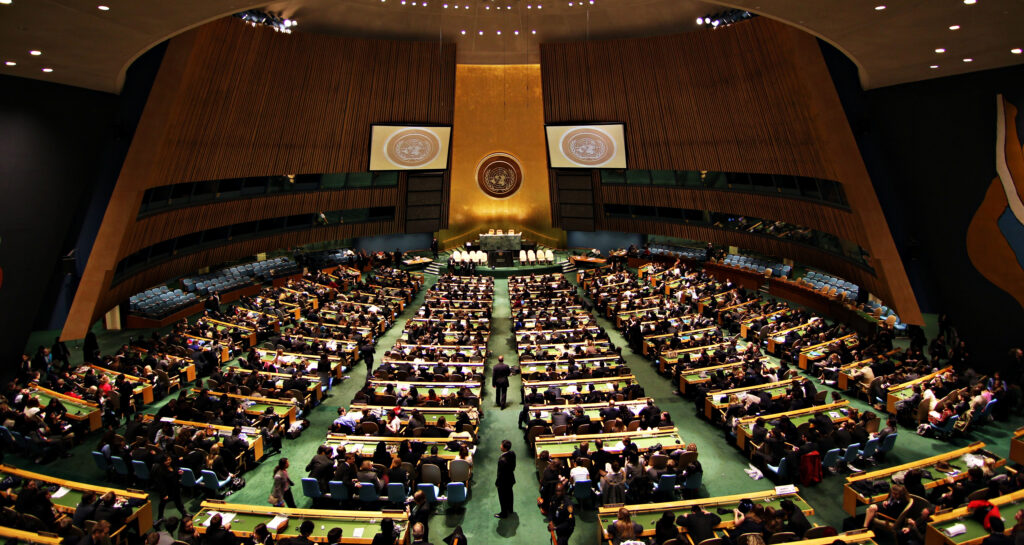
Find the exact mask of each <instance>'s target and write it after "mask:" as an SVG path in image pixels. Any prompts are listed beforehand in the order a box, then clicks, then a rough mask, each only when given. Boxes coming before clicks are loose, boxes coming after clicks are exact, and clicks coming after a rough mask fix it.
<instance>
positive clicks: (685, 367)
mask: <svg viewBox="0 0 1024 545" xmlns="http://www.w3.org/2000/svg"><path fill="white" fill-rule="evenodd" d="M715 339H717V340H718V342H717V344H718V346H715V347H714V348H713V349H710V344H716V343H710V344H709V345H708V346H709V348H704V349H702V350H700V351H692V352H684V353H683V354H681V355H680V356H679V358H678V359H677V360H676V364H675V365H673V366H672V367H671V370H670V373H671V376H672V383H673V384H677V385H678V384H679V381H680V377H681V376H682V375H684V374H686V373H687V372H689V371H690V370H692V369H702V368H704V367H713V366H716V365H725V364H730V363H741V362H742V363H746V364H747V365H748V366H749V367H751V368H752V369H754V370H757V369H761V368H763V365H764V359H765V358H764V355H763V354H762V353H761V347H760V346H758V345H757V343H750V344H748V345H746V346H744V347H743V348H740V347H739V341H738V340H737V339H736V338H735V337H734V338H732V339H729V342H726V343H724V344H723V343H722V342H721V340H722V339H724V337H722V338H718V337H715ZM757 365H760V366H762V367H761V368H757V367H755V366H757ZM763 372H764V373H767V372H768V370H767V369H763ZM787 372H788V369H785V368H780V370H779V371H778V372H776V374H775V376H776V377H777V378H778V379H779V380H782V379H783V377H784V376H786V373H787ZM712 376H717V372H716V375H712ZM772 382H777V381H772Z"/></svg>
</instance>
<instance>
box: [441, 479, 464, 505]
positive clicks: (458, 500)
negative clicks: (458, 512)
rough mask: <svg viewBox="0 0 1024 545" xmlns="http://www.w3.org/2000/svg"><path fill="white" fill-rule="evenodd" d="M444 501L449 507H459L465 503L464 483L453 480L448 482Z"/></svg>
mask: <svg viewBox="0 0 1024 545" xmlns="http://www.w3.org/2000/svg"><path fill="white" fill-rule="evenodd" d="M445 501H446V502H447V503H448V506H449V507H460V506H462V505H463V504H464V503H466V483H463V482H455V481H452V482H450V483H448V490H447V491H446V493H445Z"/></svg>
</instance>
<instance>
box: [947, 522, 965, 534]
mask: <svg viewBox="0 0 1024 545" xmlns="http://www.w3.org/2000/svg"><path fill="white" fill-rule="evenodd" d="M942 533H944V534H946V535H947V536H949V537H956V536H958V535H961V534H966V533H967V526H964V524H963V523H961V522H958V523H956V524H954V525H952V526H950V527H949V528H946V529H945V530H943V531H942Z"/></svg>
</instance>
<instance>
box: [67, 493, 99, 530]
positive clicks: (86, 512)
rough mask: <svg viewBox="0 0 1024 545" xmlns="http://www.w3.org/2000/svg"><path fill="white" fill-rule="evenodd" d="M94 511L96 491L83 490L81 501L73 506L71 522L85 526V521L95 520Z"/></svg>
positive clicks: (80, 526)
mask: <svg viewBox="0 0 1024 545" xmlns="http://www.w3.org/2000/svg"><path fill="white" fill-rule="evenodd" d="M95 513H96V493H95V492H85V493H83V494H82V501H81V502H79V503H78V506H77V507H75V515H74V516H73V517H71V524H74V525H75V526H78V527H79V528H82V527H84V526H85V521H87V520H95V519H93V515H94V514H95Z"/></svg>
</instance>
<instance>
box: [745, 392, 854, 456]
mask: <svg viewBox="0 0 1024 545" xmlns="http://www.w3.org/2000/svg"><path fill="white" fill-rule="evenodd" d="M849 404H850V402H849V401H846V400H845V399H844V400H843V401H840V402H839V403H829V404H828V405H816V406H814V407H807V408H805V409H797V410H795V411H786V412H784V413H775V414H763V415H760V416H749V417H747V418H744V419H742V420H740V422H739V425H737V426H736V446H737V447H739V449H740V450H745V448H746V446H747V441H748V440H749V439H750V429H751V428H752V427H753V426H754V421H755V420H757V419H758V418H763V419H764V421H765V428H767V429H769V430H770V429H772V428H774V427H775V426H773V425H772V421H773V420H775V419H777V418H781V417H783V416H788V417H789V420H790V421H791V422H793V425H794V426H797V427H800V424H803V423H804V422H809V421H810V420H811V418H814V415H816V414H818V413H826V414H828V415H829V417H831V418H832V422H834V423H839V422H845V421H846V420H849V417H848V416H846V412H847V409H846V407H847V406H848V405H849Z"/></svg>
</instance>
